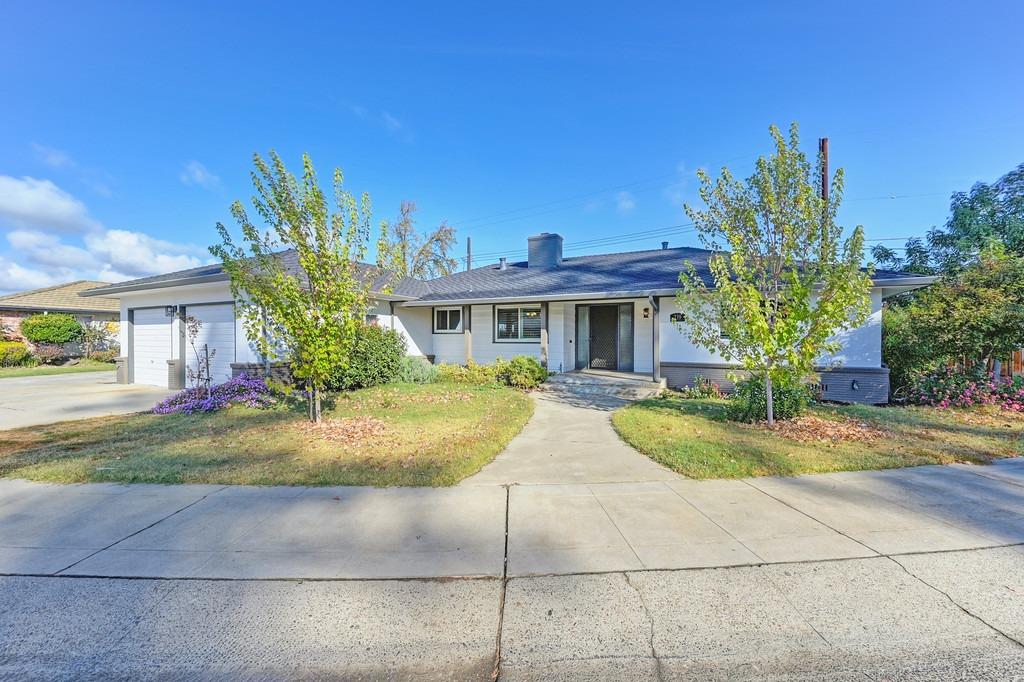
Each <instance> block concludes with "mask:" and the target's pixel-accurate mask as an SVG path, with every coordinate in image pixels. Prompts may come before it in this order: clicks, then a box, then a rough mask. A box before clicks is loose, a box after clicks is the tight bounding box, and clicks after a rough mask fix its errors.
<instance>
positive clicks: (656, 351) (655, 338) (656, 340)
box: [647, 294, 661, 384]
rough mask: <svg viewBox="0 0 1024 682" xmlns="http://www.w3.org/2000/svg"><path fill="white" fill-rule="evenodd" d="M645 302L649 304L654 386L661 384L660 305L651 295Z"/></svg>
mask: <svg viewBox="0 0 1024 682" xmlns="http://www.w3.org/2000/svg"><path fill="white" fill-rule="evenodd" d="M647 302H648V303H650V304H651V324H652V325H653V327H654V328H653V330H652V332H653V333H652V334H651V365H652V371H651V379H652V380H653V381H654V383H656V384H660V383H661V324H660V322H659V320H658V311H659V308H660V304H659V302H658V298H657V297H656V296H655V295H654V294H651V295H650V296H648V297H647Z"/></svg>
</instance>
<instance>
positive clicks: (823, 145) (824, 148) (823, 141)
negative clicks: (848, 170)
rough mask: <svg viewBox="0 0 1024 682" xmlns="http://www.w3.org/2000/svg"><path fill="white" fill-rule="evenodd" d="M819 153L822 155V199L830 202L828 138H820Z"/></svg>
mask: <svg viewBox="0 0 1024 682" xmlns="http://www.w3.org/2000/svg"><path fill="white" fill-rule="evenodd" d="M818 153H819V154H820V155H821V198H822V199H824V200H825V201H826V202H828V138H827V137H822V138H818Z"/></svg>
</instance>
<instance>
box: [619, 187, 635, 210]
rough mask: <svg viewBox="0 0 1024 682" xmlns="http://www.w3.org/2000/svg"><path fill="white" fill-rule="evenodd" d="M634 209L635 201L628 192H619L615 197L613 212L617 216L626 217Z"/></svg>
mask: <svg viewBox="0 0 1024 682" xmlns="http://www.w3.org/2000/svg"><path fill="white" fill-rule="evenodd" d="M634 208H636V200H635V199H634V198H633V195H632V194H630V193H629V192H619V193H618V194H616V195H615V210H616V211H618V212H619V215H626V214H627V213H630V212H632V210H633V209H634Z"/></svg>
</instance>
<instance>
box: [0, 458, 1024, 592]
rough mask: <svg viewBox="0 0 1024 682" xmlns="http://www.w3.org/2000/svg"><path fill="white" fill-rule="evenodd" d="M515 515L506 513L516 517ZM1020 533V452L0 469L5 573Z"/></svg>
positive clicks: (554, 560) (651, 565)
mask: <svg viewBox="0 0 1024 682" xmlns="http://www.w3.org/2000/svg"><path fill="white" fill-rule="evenodd" d="M506 524H507V525H506ZM506 527H507V532H508V536H507V562H508V563H507V574H508V575H511V576H530V575H545V574H562V573H564V574H575V573H589V572H603V571H632V570H644V569H683V568H695V567H723V566H746V565H760V564H774V563H784V562H800V561H821V560H835V559H852V558H860V557H874V556H886V555H902V554H908V553H917V552H933V551H948V550H960V549H977V548H985V547H998V546H1001V545H1008V544H1016V543H1022V542H1024V459H1015V460H1004V461H1001V462H998V463H996V464H994V465H991V466H986V467H981V466H972V467H967V466H963V467H959V466H957V467H935V466H929V467H920V468H915V469H900V470H891V471H881V472H858V473H840V474H827V475H814V476H800V477H795V478H759V479H748V480H741V481H689V480H685V479H676V480H667V481H659V480H655V481H646V482H637V483H594V484H554V485H546V484H541V485H513V486H508V487H505V486H495V485H474V486H459V487H454V488H444V489H436V488H421V489H415V488H393V489H372V488H298V487H294V488H292V487H282V488H256V487H245V486H205V485H182V486H159V485H116V484H82V485H71V486H61V485H48V484H38V483H29V482H26V481H19V480H9V479H8V480H0V573H7V574H32V575H56V574H59V575H85V576H115V577H153V578H224V579H239V578H279V579H291V578H296V579H301V578H310V579H317V578H347V579H377V578H447V577H488V576H489V577H498V576H501V575H503V573H504V571H505V559H506V554H505V552H506Z"/></svg>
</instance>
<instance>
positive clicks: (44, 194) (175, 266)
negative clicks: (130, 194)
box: [0, 176, 209, 293]
mask: <svg viewBox="0 0 1024 682" xmlns="http://www.w3.org/2000/svg"><path fill="white" fill-rule="evenodd" d="M9 189H13V190H14V191H8V190H9ZM26 197H27V198H26ZM45 200H49V201H50V202H51V203H50V205H48V206H47V205H46V204H45ZM54 203H56V204H57V205H58V208H59V210H58V208H55V207H54V205H53V204H54ZM40 206H42V207H43V208H40ZM44 209H45V210H44ZM54 215H56V216H57V217H63V223H62V226H63V227H69V226H71V225H77V226H78V227H79V228H80V229H79V232H80V234H77V235H67V234H64V235H61V234H57V233H56V231H55V229H54V228H53V226H54V225H55V224H57V223H61V221H60V220H55V219H54V218H53V216H54ZM73 218H77V222H76V220H73ZM5 226H6V227H9V228H12V229H9V230H8V231H7V232H6V233H5V235H4V236H5V238H6V241H7V244H8V245H9V248H8V249H6V250H3V249H0V292H4V293H7V292H11V291H23V290H25V289H33V288H37V287H43V286H50V285H52V284H60V283H62V282H68V281H71V280H75V279H97V280H104V281H111V282H113V281H121V280H126V279H134V278H136V277H145V276H147V275H157V274H161V273H165V272H173V271H175V270H183V269H185V268H191V267H196V266H198V265H202V264H203V262H208V261H209V256H208V254H207V253H206V250H205V249H203V248H201V247H199V246H196V245H193V244H179V243H175V242H170V241H166V240H163V239H157V238H155V237H152V236H150V235H148V234H145V233H143V232H137V231H133V230H112V229H107V228H106V227H104V226H103V225H102V224H100V223H99V222H97V221H95V220H93V219H92V218H89V217H88V211H87V210H86V208H85V205H84V204H82V203H81V202H79V201H78V200H77V199H75V198H74V197H72V196H71V195H70V194H67V193H66V192H64V191H63V190H61V189H59V188H58V187H57V186H56V185H54V184H53V183H51V182H50V181H48V180H34V179H32V178H24V179H21V180H17V179H14V178H7V177H5V176H0V227H5ZM67 231H68V230H67V229H66V230H65V232H67Z"/></svg>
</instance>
